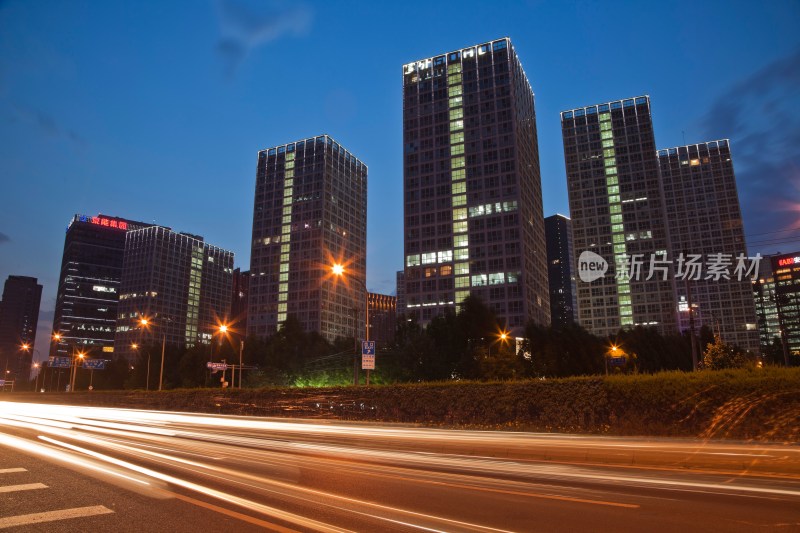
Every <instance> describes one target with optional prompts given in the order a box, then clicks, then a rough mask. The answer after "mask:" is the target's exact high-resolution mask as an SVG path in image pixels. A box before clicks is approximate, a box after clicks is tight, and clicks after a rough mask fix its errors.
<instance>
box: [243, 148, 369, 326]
mask: <svg viewBox="0 0 800 533" xmlns="http://www.w3.org/2000/svg"><path fill="white" fill-rule="evenodd" d="M366 252H367V167H366V165H364V163H362V162H361V161H359V159H358V158H357V157H355V156H354V155H353V154H352V153H350V152H349V151H348V150H347V149H345V148H344V147H343V146H341V145H340V144H339V143H337V142H336V141H334V140H333V139H332V138H331V137H330V136H328V135H320V136H319V137H312V138H309V139H305V140H301V141H297V142H292V143H289V144H284V145H281V146H276V147H274V148H269V149H266V150H262V151H260V152H259V153H258V163H257V171H256V187H255V202H254V208H253V240H252V248H251V254H250V299H249V311H248V316H247V332H248V335H256V336H258V337H262V338H264V337H268V336H270V335H273V334H274V333H275V332H276V331H278V329H279V328H280V327H281V325H282V324H283V323H284V322H285V320H286V318H287V317H288V316H289V315H293V316H294V317H295V318H297V320H299V322H300V323H301V324H302V326H303V328H304V329H305V330H306V331H316V332H318V333H320V334H321V335H322V336H323V337H325V338H326V339H328V340H330V341H333V340H334V339H336V338H338V337H355V338H358V339H362V338H363V332H364V320H365V318H366V315H365V311H366V310H365V308H364V306H365V296H366V295H365V293H364V291H365V290H366V271H367V270H366V267H367V260H366V259H367V254H366ZM335 263H336V264H341V265H343V266H344V274H343V275H342V276H341V277H336V276H334V275H333V274H332V272H331V268H332V266H333V264H335Z"/></svg>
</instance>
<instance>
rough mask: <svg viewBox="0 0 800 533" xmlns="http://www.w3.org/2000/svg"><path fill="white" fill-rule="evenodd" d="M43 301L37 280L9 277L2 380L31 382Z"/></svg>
mask: <svg viewBox="0 0 800 533" xmlns="http://www.w3.org/2000/svg"><path fill="white" fill-rule="evenodd" d="M41 300H42V286H41V285H39V283H38V282H37V279H36V278H31V277H28V276H9V277H8V279H6V282H5V285H4V286H3V300H2V302H0V372H2V375H0V379H6V380H14V381H15V382H17V381H27V380H28V377H29V376H30V371H31V360H32V356H33V353H34V352H33V350H34V348H35V343H36V325H37V323H38V322H39V304H40V302H41ZM23 345H27V346H28V349H27V350H26V349H24V348H23Z"/></svg>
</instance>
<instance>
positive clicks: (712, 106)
mask: <svg viewBox="0 0 800 533" xmlns="http://www.w3.org/2000/svg"><path fill="white" fill-rule="evenodd" d="M799 25H800V3H798V2H796V1H791V0H784V1H781V0H775V1H770V2H764V3H761V2H736V1H734V2H731V1H719V2H706V3H701V2H658V3H645V2H597V3H595V2H577V3H575V4H572V5H568V4H567V3H562V2H490V1H487V0H484V1H482V2H469V1H463V0H461V1H459V2H452V1H451V2H442V3H435V2H393V3H388V2H362V3H357V2H318V3H317V2H306V3H301V2H267V1H256V0H219V1H211V0H209V1H202V0H194V1H185V2H180V1H166V2H162V1H151V2H147V1H143V2H134V1H127V2H122V1H113V0H102V1H101V0H95V1H91V2H86V1H84V2H79V1H75V0H69V1H34V0H0V179H2V195H1V196H0V198H2V209H0V282H2V280H4V279H5V278H6V276H8V275H9V274H19V275H31V276H36V277H38V278H39V281H40V282H41V283H42V284H43V285H44V293H43V297H42V306H41V308H42V313H41V318H40V336H39V342H38V343H37V344H38V346H39V349H40V351H41V350H44V351H46V339H47V335H48V333H49V331H50V328H51V321H52V310H53V307H54V300H55V293H56V288H57V283H58V272H59V266H60V261H61V253H62V249H63V237H64V229H65V227H66V225H67V223H68V221H69V219H70V217H71V216H72V214H74V213H86V214H96V213H98V212H102V213H104V214H110V215H117V216H123V217H128V218H133V219H138V220H144V221H155V222H157V223H159V224H163V225H166V226H170V227H172V228H174V229H176V230H178V231H189V232H192V233H196V234H201V235H203V236H205V238H206V240H207V241H208V242H210V243H212V244H215V245H218V246H221V247H224V248H227V249H230V250H233V251H234V252H235V253H236V264H237V266H241V267H243V268H248V266H249V253H250V248H249V241H250V230H251V216H252V208H253V206H252V201H253V188H254V180H255V163H256V152H257V150H259V149H260V148H265V147H269V146H274V145H277V144H283V143H286V142H291V141H294V140H298V139H301V138H305V137H309V136H313V135H318V134H320V133H328V134H330V135H332V136H333V137H334V138H335V139H337V140H338V141H339V142H340V143H341V144H343V145H344V146H345V147H347V148H348V149H349V150H350V151H351V152H352V153H354V154H355V155H357V156H358V157H359V158H360V159H361V160H363V161H364V162H365V163H366V164H367V165H368V166H369V213H368V220H369V226H368V250H369V258H368V262H369V265H368V285H369V288H370V289H371V290H375V291H379V292H386V293H391V292H393V291H394V289H395V285H394V280H395V271H396V270H398V269H400V268H402V253H403V251H402V235H403V227H402V224H403V217H402V209H403V208H402V166H401V162H402V160H401V157H402V122H401V112H402V100H401V66H402V64H404V63H406V62H410V61H413V60H415V59H420V58H424V57H430V56H432V55H436V54H439V53H444V52H447V51H450V50H453V49H457V48H461V47H464V46H468V45H471V44H477V43H481V42H485V41H488V40H491V39H496V38H498V37H502V36H509V37H511V39H512V41H513V43H514V45H515V47H516V49H517V52H518V54H519V55H520V58H521V61H522V63H523V66H524V68H525V71H526V73H527V75H528V77H529V79H530V82H531V85H532V86H533V90H534V92H535V93H536V113H537V117H538V127H539V153H540V156H541V157H540V158H541V170H542V182H543V189H544V204H545V205H544V207H545V214H546V215H549V214H552V213H556V212H561V213H565V214H566V213H568V207H567V194H566V186H565V175H564V164H563V151H562V145H561V137H560V126H559V115H558V113H559V111H562V110H564V109H569V108H572V107H577V106H582V105H588V104H592V103H598V102H603V101H608V100H612V99H618V98H624V97H630V96H637V95H641V94H649V95H650V96H651V99H652V107H653V114H654V123H655V129H656V142H657V144H658V146H659V147H663V148H666V147H672V146H676V145H680V144H684V143H683V139H684V135H685V140H686V143H694V142H699V141H706V140H715V139H718V138H725V137H727V138H730V139H731V141H732V149H733V153H734V164H735V168H736V171H737V177H738V181H739V192H740V196H741V200H742V210H743V212H744V217H745V231H746V233H747V235H748V243H749V244H750V248H751V252H755V251H761V252H762V253H764V252H771V251H775V250H776V249H781V250H783V251H790V250H796V249H800V230H798V231H784V232H782V233H766V232H775V231H777V230H787V229H791V228H800V223H798V220H799V218H798V213H800V211H799V210H798V208H797V206H800V169H799V168H798V167H799V166H800V155H799V154H798V152H799V151H800V150H799V149H798V147H799V146H800V111H799V110H800V94H799V92H800V32H798V30H797V28H798V26H799ZM792 239H794V242H793V243H791V242H787V241H790V240H792Z"/></svg>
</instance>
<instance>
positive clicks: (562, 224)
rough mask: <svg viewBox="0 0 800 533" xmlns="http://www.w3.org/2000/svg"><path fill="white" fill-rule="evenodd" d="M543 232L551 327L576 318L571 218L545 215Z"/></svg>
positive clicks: (557, 326)
mask: <svg viewBox="0 0 800 533" xmlns="http://www.w3.org/2000/svg"><path fill="white" fill-rule="evenodd" d="M544 232H545V236H546V237H547V276H548V281H549V286H550V323H551V325H552V326H553V327H554V328H563V327H565V326H568V325H569V324H572V323H574V322H575V321H576V320H575V317H576V315H577V308H578V299H577V289H576V287H575V253H574V251H573V249H572V221H571V220H570V219H569V217H565V216H564V215H553V216H549V217H547V218H545V219H544Z"/></svg>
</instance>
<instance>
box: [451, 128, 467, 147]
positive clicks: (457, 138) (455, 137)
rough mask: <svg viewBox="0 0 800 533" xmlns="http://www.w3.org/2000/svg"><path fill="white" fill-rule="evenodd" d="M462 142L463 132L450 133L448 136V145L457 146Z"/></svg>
mask: <svg viewBox="0 0 800 533" xmlns="http://www.w3.org/2000/svg"><path fill="white" fill-rule="evenodd" d="M463 142H464V132H463V131H461V132H458V133H451V134H450V144H459V143H463Z"/></svg>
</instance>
